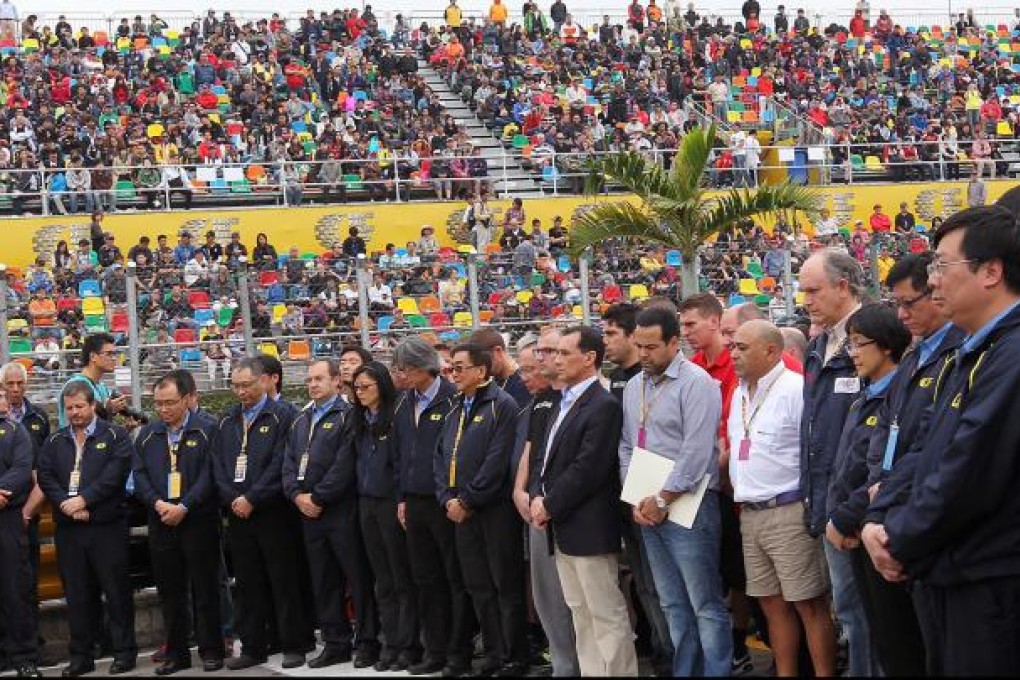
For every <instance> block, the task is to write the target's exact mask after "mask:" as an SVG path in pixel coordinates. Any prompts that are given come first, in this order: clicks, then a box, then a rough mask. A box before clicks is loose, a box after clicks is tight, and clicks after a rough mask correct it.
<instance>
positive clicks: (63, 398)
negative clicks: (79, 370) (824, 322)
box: [60, 380, 96, 404]
mask: <svg viewBox="0 0 1020 680" xmlns="http://www.w3.org/2000/svg"><path fill="white" fill-rule="evenodd" d="M79 395H84V397H85V401H87V402H88V403H90V404H93V403H95V401H96V392H95V390H94V389H92V385H91V384H90V383H88V382H85V381H84V380H71V381H69V382H68V383H67V384H66V385H64V389H62V390H61V391H60V403H62V404H64V403H66V402H67V398H68V397H76V396H79Z"/></svg>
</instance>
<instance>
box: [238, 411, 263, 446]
mask: <svg viewBox="0 0 1020 680" xmlns="http://www.w3.org/2000/svg"><path fill="white" fill-rule="evenodd" d="M258 417H259V416H258V414H257V413H256V414H255V416H254V417H253V418H252V419H251V420H249V419H248V418H247V417H246V416H245V415H244V414H243V413H242V414H241V420H242V421H244V428H243V429H242V432H241V455H242V456H245V455H247V454H248V432H250V431H251V426H252V425H253V424H254V423H255V418H258Z"/></svg>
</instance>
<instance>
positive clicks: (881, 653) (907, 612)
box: [854, 550, 925, 677]
mask: <svg viewBox="0 0 1020 680" xmlns="http://www.w3.org/2000/svg"><path fill="white" fill-rule="evenodd" d="M854 576H855V577H856V578H857V583H858V590H859V591H860V593H861V602H862V604H863V605H864V614H865V616H867V617H868V629H869V630H870V631H871V641H872V644H873V645H874V646H875V654H876V656H877V657H878V663H879V665H880V666H881V668H882V672H883V674H885V675H887V676H890V677H912V676H922V675H924V669H925V666H924V641H923V640H922V638H921V628H920V626H919V625H918V623H917V613H916V612H915V611H914V603H913V600H912V599H911V597H910V592H909V591H908V590H907V588H906V586H904V585H903V584H902V583H890V582H889V581H886V580H885V579H884V578H882V575H881V574H879V573H878V571H876V570H875V566H874V564H872V562H871V558H870V557H869V556H868V553H867V552H865V551H864V550H856V551H854Z"/></svg>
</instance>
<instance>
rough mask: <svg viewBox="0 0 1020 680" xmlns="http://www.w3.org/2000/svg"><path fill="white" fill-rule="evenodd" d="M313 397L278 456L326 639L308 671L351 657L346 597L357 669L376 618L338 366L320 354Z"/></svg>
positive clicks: (371, 643) (369, 659)
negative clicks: (350, 610) (297, 520)
mask: <svg viewBox="0 0 1020 680" xmlns="http://www.w3.org/2000/svg"><path fill="white" fill-rule="evenodd" d="M305 384H306V385H307V387H308V396H309V398H310V399H311V402H310V403H309V404H308V405H307V406H305V408H304V409H302V410H301V412H300V413H299V414H298V416H297V417H296V418H295V419H294V424H293V426H291V428H290V432H289V433H288V435H287V451H286V454H285V455H284V459H283V492H284V495H285V496H286V497H287V499H288V500H289V501H290V502H291V503H293V504H294V505H295V507H297V509H298V510H299V511H300V513H301V531H302V534H303V536H304V546H305V550H306V551H307V552H308V561H309V564H310V567H311V579H312V587H313V589H314V592H315V604H316V608H317V610H318V619H319V625H320V627H321V628H322V639H323V642H324V643H325V645H324V648H323V650H322V653H321V654H319V655H318V656H317V657H315V658H314V659H312V660H311V661H309V662H308V667H309V668H326V667H328V666H332V665H335V664H338V663H345V662H347V661H350V660H351V656H352V650H353V647H354V643H355V639H354V637H355V636H354V635H353V632H352V631H351V624H350V621H349V620H348V618H347V611H346V606H345V601H344V594H345V592H346V591H347V589H348V588H350V592H351V596H352V598H353V600H354V607H355V618H356V619H357V621H358V630H357V640H356V641H357V645H358V652H357V657H356V658H355V661H354V666H355V668H367V667H368V666H371V665H372V664H374V663H375V662H376V661H377V660H378V655H379V642H378V640H377V637H378V634H379V620H378V614H377V612H376V603H375V597H374V595H373V593H372V572H371V569H370V568H369V564H368V557H367V556H366V554H365V551H364V548H363V547H362V538H361V532H360V530H359V529H358V513H357V493H356V489H355V469H354V468H355V465H354V463H355V460H354V458H355V457H354V451H353V449H352V448H351V447H349V446H343V445H342V438H343V433H344V426H345V423H346V421H347V416H348V413H349V411H350V410H351V406H350V405H349V404H348V403H347V402H345V401H344V400H343V399H341V398H340V366H339V365H338V364H337V362H336V360H334V359H320V360H317V361H314V362H312V364H311V365H310V366H309V367H308V375H307V377H306V378H305Z"/></svg>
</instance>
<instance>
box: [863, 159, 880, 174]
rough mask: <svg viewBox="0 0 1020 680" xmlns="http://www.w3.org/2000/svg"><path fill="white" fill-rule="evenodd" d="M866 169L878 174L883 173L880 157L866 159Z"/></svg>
mask: <svg viewBox="0 0 1020 680" xmlns="http://www.w3.org/2000/svg"><path fill="white" fill-rule="evenodd" d="M864 168H865V169H866V170H874V171H877V172H881V171H882V161H880V160H878V156H866V157H865V158H864Z"/></svg>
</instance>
